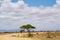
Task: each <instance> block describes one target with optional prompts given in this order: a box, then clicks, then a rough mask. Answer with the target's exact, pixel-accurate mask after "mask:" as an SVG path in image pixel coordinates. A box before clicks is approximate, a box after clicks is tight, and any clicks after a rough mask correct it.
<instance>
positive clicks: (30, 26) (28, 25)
mask: <svg viewBox="0 0 60 40" xmlns="http://www.w3.org/2000/svg"><path fill="white" fill-rule="evenodd" d="M20 28H21V29H26V30H27V31H28V37H30V36H31V32H30V30H31V29H35V27H34V26H32V25H31V24H27V25H22V26H21V27H20Z"/></svg>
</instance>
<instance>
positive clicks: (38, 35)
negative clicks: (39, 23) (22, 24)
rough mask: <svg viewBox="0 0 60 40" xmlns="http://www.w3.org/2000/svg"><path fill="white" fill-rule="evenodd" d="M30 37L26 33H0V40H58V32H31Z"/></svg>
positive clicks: (59, 34)
mask: <svg viewBox="0 0 60 40" xmlns="http://www.w3.org/2000/svg"><path fill="white" fill-rule="evenodd" d="M31 33H32V34H33V36H32V37H28V36H27V32H26V33H0V40H60V32H49V34H48V33H47V32H31ZM48 36H50V38H48Z"/></svg>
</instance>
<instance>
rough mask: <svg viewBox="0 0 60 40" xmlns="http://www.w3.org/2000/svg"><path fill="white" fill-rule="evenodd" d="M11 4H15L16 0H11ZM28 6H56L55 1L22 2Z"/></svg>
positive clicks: (28, 0)
mask: <svg viewBox="0 0 60 40" xmlns="http://www.w3.org/2000/svg"><path fill="white" fill-rule="evenodd" d="M12 2H14V3H16V2H18V0H12ZM24 2H25V3H27V4H28V5H29V6H41V5H43V6H53V5H54V4H56V0H24Z"/></svg>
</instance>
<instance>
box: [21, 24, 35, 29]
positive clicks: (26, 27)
mask: <svg viewBox="0 0 60 40" xmlns="http://www.w3.org/2000/svg"><path fill="white" fill-rule="evenodd" d="M20 28H22V29H35V27H34V26H32V25H30V24H27V25H23V26H21V27H20Z"/></svg>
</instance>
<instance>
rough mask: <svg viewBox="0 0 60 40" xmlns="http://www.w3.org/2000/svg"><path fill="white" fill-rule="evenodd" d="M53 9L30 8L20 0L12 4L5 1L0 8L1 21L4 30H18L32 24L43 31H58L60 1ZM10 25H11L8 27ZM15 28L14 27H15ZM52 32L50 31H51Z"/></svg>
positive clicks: (8, 0) (7, 0)
mask: <svg viewBox="0 0 60 40" xmlns="http://www.w3.org/2000/svg"><path fill="white" fill-rule="evenodd" d="M56 2H57V3H56V4H55V5H54V6H52V7H44V6H40V7H29V6H28V4H26V3H24V1H22V0H20V1H18V2H17V3H12V2H11V1H10V0H3V1H2V4H1V7H0V12H1V13H0V14H1V15H0V21H1V23H0V24H1V25H0V27H1V26H2V28H1V29H3V27H4V28H8V29H9V28H10V29H11V28H14V27H15V28H16V26H20V25H23V24H27V23H31V24H33V25H34V26H37V28H38V27H40V26H41V27H40V28H39V29H41V30H43V29H45V30H46V28H45V26H46V27H47V30H48V29H49V28H51V30H57V29H58V28H60V21H59V20H60V0H57V1H56ZM8 24H9V25H8ZM13 26H14V27H13ZM49 30H50V29H49Z"/></svg>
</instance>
